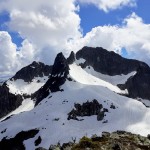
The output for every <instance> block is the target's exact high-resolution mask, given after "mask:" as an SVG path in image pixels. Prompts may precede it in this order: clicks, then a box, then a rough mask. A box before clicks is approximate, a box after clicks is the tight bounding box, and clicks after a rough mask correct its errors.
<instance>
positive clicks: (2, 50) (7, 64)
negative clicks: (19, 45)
mask: <svg viewBox="0 0 150 150" xmlns="http://www.w3.org/2000/svg"><path fill="white" fill-rule="evenodd" d="M0 54H1V55H0V60H1V63H0V73H1V72H4V73H7V72H8V71H10V70H12V69H13V68H14V66H15V63H16V62H15V59H16V45H15V44H14V43H12V41H11V37H10V35H9V34H8V33H7V32H2V31H1V32H0Z"/></svg>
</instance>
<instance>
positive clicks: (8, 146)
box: [0, 129, 39, 150]
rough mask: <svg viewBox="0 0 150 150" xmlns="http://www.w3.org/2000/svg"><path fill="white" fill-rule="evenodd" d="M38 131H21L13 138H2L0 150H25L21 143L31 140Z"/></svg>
mask: <svg viewBox="0 0 150 150" xmlns="http://www.w3.org/2000/svg"><path fill="white" fill-rule="evenodd" d="M38 132H39V130H37V129H35V130H30V131H22V132H20V133H18V134H17V135H16V136H15V137H14V138H10V139H6V138H3V139H2V140H1V141H0V149H1V150H25V146H24V144H23V141H25V140H27V139H30V138H33V137H34V136H35V135H36V134H37V133H38Z"/></svg>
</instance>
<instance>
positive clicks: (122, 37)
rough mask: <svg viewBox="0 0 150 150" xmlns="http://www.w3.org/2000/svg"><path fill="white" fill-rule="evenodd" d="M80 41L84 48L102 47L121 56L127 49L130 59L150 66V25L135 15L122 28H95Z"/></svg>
mask: <svg viewBox="0 0 150 150" xmlns="http://www.w3.org/2000/svg"><path fill="white" fill-rule="evenodd" d="M80 41H81V43H82V44H81V45H82V46H83V45H87V46H93V47H97V46H100V47H104V48H106V49H108V50H111V51H115V52H117V53H120V54H121V53H122V49H123V48H125V49H126V51H127V53H128V56H129V57H130V58H136V59H140V60H142V61H145V62H147V63H148V64H149V65H150V44H149V41H150V24H145V23H144V22H143V20H142V18H140V17H139V16H137V15H136V14H135V13H132V14H131V15H130V16H128V17H127V18H125V19H124V21H123V23H122V25H120V26H117V25H116V26H98V27H95V28H93V29H92V30H91V31H90V32H89V33H87V34H86V36H85V37H84V38H82V40H80Z"/></svg>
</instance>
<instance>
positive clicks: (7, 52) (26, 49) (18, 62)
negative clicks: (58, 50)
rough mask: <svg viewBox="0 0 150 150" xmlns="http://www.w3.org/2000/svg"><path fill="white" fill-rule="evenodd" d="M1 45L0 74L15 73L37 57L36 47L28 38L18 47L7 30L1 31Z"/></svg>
mask: <svg viewBox="0 0 150 150" xmlns="http://www.w3.org/2000/svg"><path fill="white" fill-rule="evenodd" d="M0 45H1V46H0V54H1V55H0V60H1V63H0V74H2V75H4V74H9V73H11V74H13V73H15V72H16V71H18V70H19V69H20V68H21V67H23V66H25V65H28V64H30V63H31V62H32V61H33V60H34V59H35V48H34V47H33V45H31V43H29V42H28V40H24V41H23V42H22V46H21V47H20V48H17V46H16V44H15V43H13V42H12V39H11V36H10V35H9V33H8V32H6V31H0ZM18 49H19V50H20V51H18Z"/></svg>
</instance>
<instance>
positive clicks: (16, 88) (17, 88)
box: [6, 76, 48, 95]
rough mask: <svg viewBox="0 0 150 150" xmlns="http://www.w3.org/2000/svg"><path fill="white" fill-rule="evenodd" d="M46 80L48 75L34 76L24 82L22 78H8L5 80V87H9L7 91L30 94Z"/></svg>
mask: <svg viewBox="0 0 150 150" xmlns="http://www.w3.org/2000/svg"><path fill="white" fill-rule="evenodd" d="M47 80H48V76H44V77H35V78H34V79H33V80H32V81H31V82H25V81H24V80H22V79H17V80H14V79H12V80H8V81H7V82H6V84H7V87H8V88H9V92H10V93H13V94H21V95H22V94H28V95H30V94H32V93H34V92H35V91H37V90H38V89H39V88H41V87H42V86H43V85H44V84H45V83H46V81H47Z"/></svg>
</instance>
